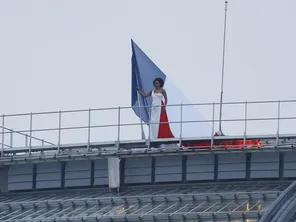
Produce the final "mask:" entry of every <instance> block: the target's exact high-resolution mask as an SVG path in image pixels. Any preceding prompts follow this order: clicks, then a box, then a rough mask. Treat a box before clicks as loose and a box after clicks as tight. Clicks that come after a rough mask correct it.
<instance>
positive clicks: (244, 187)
mask: <svg viewBox="0 0 296 222" xmlns="http://www.w3.org/2000/svg"><path fill="white" fill-rule="evenodd" d="M290 183H291V182H290V181H285V182H276V181H274V182H272V181H265V182H264V181H263V182H233V183H229V182H228V183H204V184H191V185H184V186H180V185H155V186H146V187H143V186H141V187H129V188H123V190H122V191H121V192H119V193H117V192H116V193H110V192H109V191H108V190H107V189H82V190H64V191H40V192H28V193H10V194H6V195H2V196H0V221H7V222H10V221H27V222H29V221H30V222H31V221H32V222H34V221H38V222H39V221H86V222H88V221H109V222H112V221H113V222H116V221H120V222H124V221H143V222H144V221H183V222H189V221H190V222H191V221H203V222H207V221H218V222H219V221H225V222H226V221H228V222H229V221H245V222H247V221H248V222H253V221H257V219H258V218H260V216H261V215H262V214H263V213H264V211H265V210H266V208H267V207H268V206H269V205H270V204H271V203H272V202H273V201H274V200H275V199H276V198H277V197H278V195H279V194H280V192H281V191H283V190H284V189H285V188H286V187H287V186H288V185H289V184H290Z"/></svg>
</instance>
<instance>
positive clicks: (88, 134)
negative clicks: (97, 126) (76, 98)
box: [87, 109, 91, 152]
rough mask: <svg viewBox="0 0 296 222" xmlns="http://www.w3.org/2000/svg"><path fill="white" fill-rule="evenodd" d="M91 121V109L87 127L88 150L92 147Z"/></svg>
mask: <svg viewBox="0 0 296 222" xmlns="http://www.w3.org/2000/svg"><path fill="white" fill-rule="evenodd" d="M90 123H91V109H89V110H88V128H87V152H88V151H89V148H90Z"/></svg>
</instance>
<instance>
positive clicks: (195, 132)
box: [164, 77, 212, 138]
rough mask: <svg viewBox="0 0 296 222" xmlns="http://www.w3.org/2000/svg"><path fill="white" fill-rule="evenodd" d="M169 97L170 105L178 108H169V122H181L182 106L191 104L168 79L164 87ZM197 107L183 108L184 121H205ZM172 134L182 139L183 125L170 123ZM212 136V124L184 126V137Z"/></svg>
mask: <svg viewBox="0 0 296 222" xmlns="http://www.w3.org/2000/svg"><path fill="white" fill-rule="evenodd" d="M164 88H165V90H166V92H167V95H168V105H170V104H171V105H175V104H178V106H167V108H166V110H167V114H168V118H169V122H180V121H181V108H180V104H181V103H182V104H191V103H190V101H189V100H188V99H187V98H186V96H185V95H184V94H183V93H182V92H181V91H180V90H179V88H178V87H176V86H175V85H174V84H173V82H171V81H170V80H169V78H168V77H167V78H166V81H165V86H164ZM197 108H198V107H195V106H182V121H203V120H205V119H204V117H203V116H202V115H201V113H200V112H198V110H197ZM170 127H171V130H172V133H173V134H174V136H175V138H178V137H180V132H181V124H180V123H170ZM211 134H212V124H211V123H208V122H196V123H185V124H182V137H183V138H184V137H187V138H188V137H210V136H211Z"/></svg>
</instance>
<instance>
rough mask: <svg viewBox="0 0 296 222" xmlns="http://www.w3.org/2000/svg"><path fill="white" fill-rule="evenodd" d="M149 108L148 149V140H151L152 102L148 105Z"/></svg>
mask: <svg viewBox="0 0 296 222" xmlns="http://www.w3.org/2000/svg"><path fill="white" fill-rule="evenodd" d="M148 109H149V134H148V144H147V146H148V149H149V148H150V141H151V112H152V104H151V105H150V106H148Z"/></svg>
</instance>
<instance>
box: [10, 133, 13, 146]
mask: <svg viewBox="0 0 296 222" xmlns="http://www.w3.org/2000/svg"><path fill="white" fill-rule="evenodd" d="M10 147H11V148H12V147H13V129H11V130H10Z"/></svg>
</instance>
